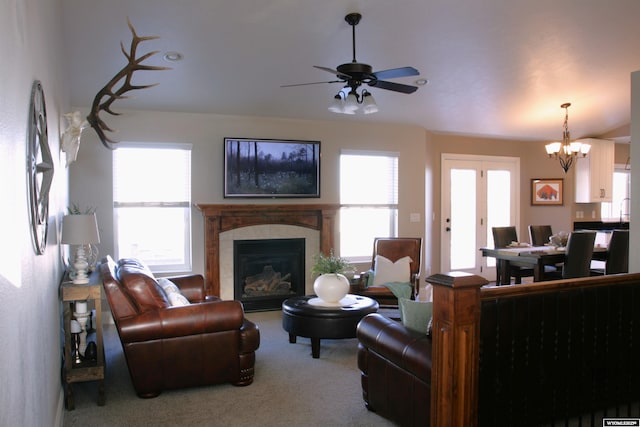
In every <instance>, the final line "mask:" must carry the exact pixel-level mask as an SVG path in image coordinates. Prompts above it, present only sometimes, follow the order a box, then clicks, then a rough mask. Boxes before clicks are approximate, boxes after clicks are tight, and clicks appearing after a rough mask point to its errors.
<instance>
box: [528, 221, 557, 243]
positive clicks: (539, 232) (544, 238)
mask: <svg viewBox="0 0 640 427" xmlns="http://www.w3.org/2000/svg"><path fill="white" fill-rule="evenodd" d="M551 236H553V231H552V230H551V226H550V225H530V226H529V241H530V242H531V246H544V245H546V244H547V243H549V237H551Z"/></svg>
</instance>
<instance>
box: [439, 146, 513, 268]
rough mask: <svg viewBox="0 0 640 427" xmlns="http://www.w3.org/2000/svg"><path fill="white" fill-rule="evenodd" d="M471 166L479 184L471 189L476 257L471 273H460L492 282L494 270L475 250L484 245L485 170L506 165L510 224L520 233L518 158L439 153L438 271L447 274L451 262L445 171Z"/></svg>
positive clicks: (447, 189)
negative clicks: (474, 196)
mask: <svg viewBox="0 0 640 427" xmlns="http://www.w3.org/2000/svg"><path fill="white" fill-rule="evenodd" d="M455 162H459V163H461V164H462V163H466V164H469V163H472V164H473V163H475V164H476V165H477V168H476V170H477V171H481V172H480V176H481V178H480V181H479V182H478V184H477V188H476V189H475V191H476V193H477V197H478V200H477V209H476V221H478V224H477V227H476V230H477V231H476V236H475V239H476V243H475V245H476V246H477V249H478V251H477V253H476V263H475V264H476V265H475V267H474V268H472V269H465V270H462V271H466V272H469V273H472V274H478V275H482V276H483V277H485V278H487V279H488V280H495V268H493V267H488V266H487V259H486V258H484V257H482V254H481V253H480V250H479V248H481V247H483V246H486V245H487V235H488V234H487V224H486V217H487V206H486V200H487V194H486V173H484V172H485V171H486V169H487V168H489V170H496V167H495V166H496V165H498V166H499V165H500V164H504V165H508V167H509V169H510V170H512V171H513V172H514V173H512V177H511V188H512V191H511V200H510V213H511V215H510V216H511V224H513V225H515V226H516V229H518V230H519V229H520V158H519V157H507V156H484V155H472V154H453V153H442V154H441V173H440V175H441V177H440V178H441V192H440V195H441V200H440V218H441V225H440V230H441V233H440V235H441V239H440V253H441V261H440V264H441V269H440V271H448V270H450V265H451V259H450V253H451V239H450V238H449V237H450V236H451V234H450V233H449V231H447V228H448V227H451V226H452V224H451V223H450V222H447V219H450V215H451V206H450V200H451V196H450V190H451V189H450V187H449V184H448V183H449V177H448V176H446V175H447V173H448V171H449V170H450V169H451V166H455V165H454V163H455Z"/></svg>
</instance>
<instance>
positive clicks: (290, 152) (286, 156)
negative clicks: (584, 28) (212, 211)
mask: <svg viewBox="0 0 640 427" xmlns="http://www.w3.org/2000/svg"><path fill="white" fill-rule="evenodd" d="M224 197H226V198H231V197H263V198H288V197H320V141H297V140H278V139H255V138H225V139H224Z"/></svg>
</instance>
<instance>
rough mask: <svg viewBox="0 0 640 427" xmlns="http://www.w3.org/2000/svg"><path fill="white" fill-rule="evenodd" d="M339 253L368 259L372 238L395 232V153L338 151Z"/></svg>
mask: <svg viewBox="0 0 640 427" xmlns="http://www.w3.org/2000/svg"><path fill="white" fill-rule="evenodd" d="M340 204H341V209H340V255H341V256H343V257H345V258H348V259H349V260H351V261H354V262H358V261H367V260H370V259H371V255H372V250H373V239H374V238H376V237H396V236H397V214H398V153H394V152H375V151H374V152H372V151H351V150H349V151H343V152H342V153H341V154H340Z"/></svg>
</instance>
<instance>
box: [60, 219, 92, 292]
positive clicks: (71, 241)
mask: <svg viewBox="0 0 640 427" xmlns="http://www.w3.org/2000/svg"><path fill="white" fill-rule="evenodd" d="M62 243H63V244H66V245H72V246H73V245H76V252H75V259H74V261H73V267H74V271H75V274H74V275H73V277H72V279H73V283H74V284H75V285H83V284H86V283H89V277H88V276H87V272H88V269H89V262H88V261H87V251H88V252H89V253H92V248H91V245H92V244H94V243H100V236H99V234H98V222H97V220H96V215H95V214H93V213H92V214H80V215H65V216H64V218H63V219H62Z"/></svg>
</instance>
